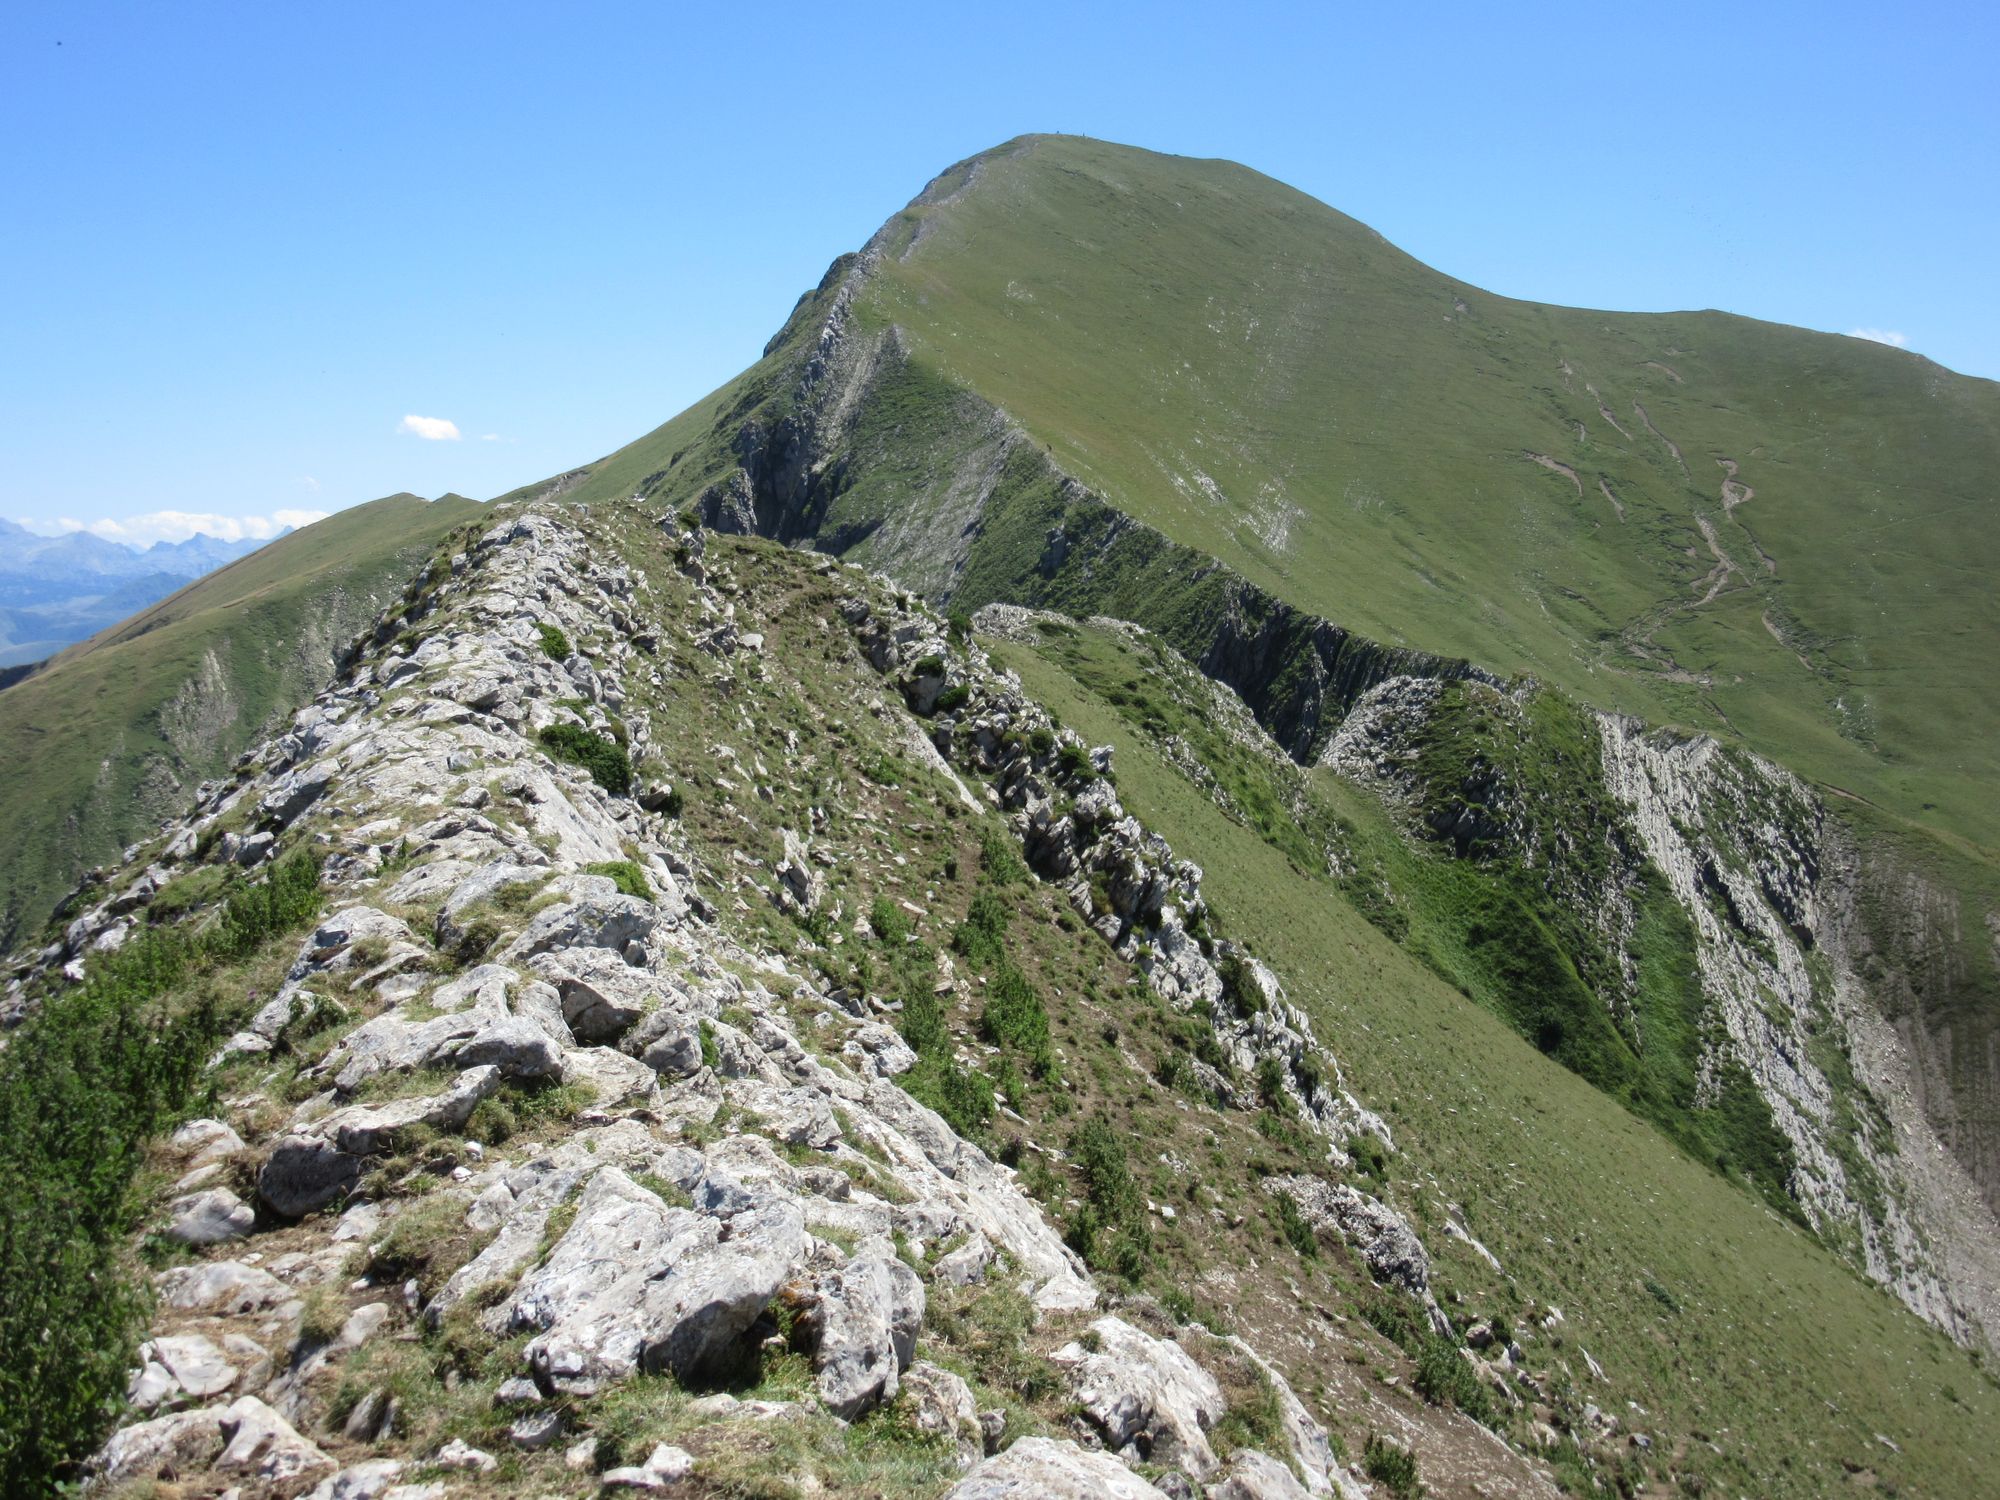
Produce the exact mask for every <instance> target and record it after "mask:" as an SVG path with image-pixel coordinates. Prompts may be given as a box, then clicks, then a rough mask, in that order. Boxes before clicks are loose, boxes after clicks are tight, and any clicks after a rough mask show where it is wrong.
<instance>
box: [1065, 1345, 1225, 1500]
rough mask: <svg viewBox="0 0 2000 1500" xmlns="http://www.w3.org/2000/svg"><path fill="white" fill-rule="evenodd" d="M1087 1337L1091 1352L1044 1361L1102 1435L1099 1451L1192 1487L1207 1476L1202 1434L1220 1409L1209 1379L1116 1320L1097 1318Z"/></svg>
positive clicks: (1210, 1461) (1209, 1463)
mask: <svg viewBox="0 0 2000 1500" xmlns="http://www.w3.org/2000/svg"><path fill="white" fill-rule="evenodd" d="M1090 1332H1091V1334H1092V1335H1094V1338H1093V1340H1092V1342H1093V1343H1094V1344H1095V1347H1094V1348H1091V1347H1086V1345H1085V1344H1082V1343H1073V1344H1065V1345H1064V1346H1063V1347H1062V1348H1060V1349H1058V1350H1056V1352H1055V1353H1053V1354H1051V1355H1050V1356H1049V1358H1050V1360H1051V1361H1053V1362H1054V1363H1055V1364H1058V1365H1061V1366H1063V1367H1064V1368H1066V1369H1067V1370H1068V1371H1069V1377H1070V1386H1071V1389H1072V1391H1073V1392H1074V1394H1075V1396H1076V1401H1077V1405H1078V1407H1079V1408H1081V1410H1082V1412H1083V1415H1084V1416H1085V1417H1086V1418H1087V1419H1089V1421H1090V1422H1091V1423H1092V1424H1093V1425H1094V1426H1095V1427H1096V1428H1097V1429H1098V1430H1099V1431H1100V1432H1101V1433H1103V1435H1104V1446H1105V1447H1107V1448H1109V1449H1110V1450H1111V1451H1112V1452H1114V1453H1117V1454H1119V1455H1121V1456H1123V1457H1128V1458H1130V1459H1132V1460H1133V1461H1135V1462H1146V1463H1155V1464H1165V1465H1168V1466H1171V1467H1173V1468H1177V1469H1180V1470H1181V1471H1183V1472H1184V1473H1186V1474H1187V1475H1188V1477H1189V1478H1191V1479H1197V1480H1199V1479H1206V1478H1208V1477H1209V1475H1211V1474H1213V1473H1214V1472H1215V1469H1216V1458H1215V1450H1214V1449H1213V1448H1212V1447H1210V1446H1209V1441H1208V1433H1209V1429H1210V1428H1212V1427H1214V1425H1215V1424H1216V1422H1218V1421H1219V1420H1220V1419H1221V1417H1222V1414H1223V1412H1224V1410H1225V1409H1226V1406H1227V1403H1226V1402H1225V1401H1224V1400H1223V1396H1222V1387H1221V1386H1220V1385H1218V1384H1217V1383H1216V1380H1215V1377H1214V1376H1213V1375H1211V1374H1209V1373H1208V1371H1206V1370H1204V1369H1203V1368H1202V1367H1201V1366H1200V1365H1198V1364H1196V1363H1195V1362H1194V1360H1193V1359H1192V1358H1191V1357H1190V1356H1189V1354H1188V1352H1187V1351H1186V1350H1185V1349H1183V1348H1181V1346H1180V1345H1179V1344H1176V1343H1172V1342H1169V1341H1168V1340H1166V1339H1156V1338H1154V1337H1153V1336H1152V1335H1151V1334H1148V1333H1144V1332H1141V1331H1140V1330H1139V1329H1137V1328H1134V1327H1133V1326H1132V1325H1131V1324H1130V1323H1127V1322H1126V1321H1125V1320H1124V1319H1122V1318H1115V1317H1105V1318H1099V1319H1098V1320H1097V1321H1096V1322H1094V1323H1092V1324H1091V1325H1090Z"/></svg>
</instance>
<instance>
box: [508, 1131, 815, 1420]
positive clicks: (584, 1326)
mask: <svg viewBox="0 0 2000 1500" xmlns="http://www.w3.org/2000/svg"><path fill="white" fill-rule="evenodd" d="M694 1197H695V1208H694V1209H692V1210H690V1209H683V1208H669V1207H668V1206H667V1205H666V1204H664V1203H663V1202H661V1200H660V1199H659V1197H658V1196H657V1195H656V1194H653V1193H650V1192H648V1191H647V1190H646V1189H644V1188H642V1187H640V1186H639V1185H638V1184H637V1183H635V1182H633V1181H632V1180H631V1178H629V1177H627V1176H626V1175H625V1173H624V1172H622V1171H620V1170H619V1169H618V1168H616V1167H606V1168H603V1169H602V1170H600V1171H599V1172H598V1173H597V1174H596V1175H595V1176H594V1177H592V1178H591V1180H590V1183H589V1185H588V1186H587V1187H586V1188H585V1189H584V1193H583V1196H582V1199H581V1200H580V1201H579V1203H578V1205H577V1213H576V1218H575V1220H574V1221H573V1222H572V1223H571V1225H570V1227H569V1229H568V1230H567V1231H566V1232H565V1233H564V1235H563V1237H562V1239H561V1240H560V1241H558V1242H557V1244H556V1247H555V1249H554V1250H552V1251H551V1252H550V1253H549V1256H548V1259H547V1260H546V1261H544V1262H543V1263H542V1265H540V1266H539V1267H537V1268H536V1269H535V1270H534V1271H532V1272H530V1273H529V1274H528V1275H527V1276H526V1277H524V1278H523V1279H522V1281H521V1284H520V1286H519V1287H517V1288H516V1289H515V1293H514V1296H513V1297H512V1299H510V1301H509V1302H508V1304H507V1311H506V1317H507V1320H508V1325H509V1326H511V1327H513V1328H516V1329H536V1330H540V1332H539V1333H538V1334H537V1336H536V1337H535V1338H534V1339H533V1340H532V1341H531V1342H530V1343H529V1345H528V1348H527V1357H528V1360H529V1363H530V1366H531V1367H532V1368H533V1369H534V1371H535V1373H536V1376H537V1378H538V1380H539V1381H540V1382H542V1383H543V1384H545V1385H547V1386H549V1387H552V1388H554V1389H556V1390H560V1391H568V1392H574V1393H583V1392H588V1391H591V1390H595V1389H597V1388H598V1387H599V1386H600V1385H601V1384H603V1383H604V1382H605V1381H607V1380H615V1379H620V1378H622V1377H624V1376H627V1375H630V1374H632V1373H633V1372H634V1371H635V1370H638V1369H646V1370H650V1371H660V1370H670V1371H672V1372H673V1373H674V1374H676V1375H678V1376H682V1377H689V1376H694V1375H698V1374H699V1373H701V1372H703V1371H705V1370H708V1369H712V1368H714V1367H715V1366H717V1365H718V1364H721V1363H724V1362H726V1361H727V1360H728V1359H729V1358H730V1357H732V1356H733V1355H734V1354H735V1353H736V1351H737V1344H738V1341H739V1340H740V1339H741V1337H742V1336H743V1334H744V1333H746V1332H747V1331H748V1330H749V1327H750V1325H751V1324H752V1323H753V1322H754V1321H755V1320H756V1319H757V1317H758V1316H759V1315H760V1314H761V1313H762V1312H763V1311H764V1309H765V1307H766V1306H768V1305H769V1303H770V1301H771V1298H772V1297H773V1296H775V1295H776V1293H777V1290H778V1288H779V1286H780V1285H781V1284H782V1283H783V1282H784V1280H785V1279H786V1277H787V1276H788V1275H789V1274H790V1271H791V1268H792V1266H793V1265H794V1264H795V1263H796V1262H797V1261H798V1260H799V1259H800V1258H801V1257H802V1256H803V1254H804V1252H805V1249H806V1235H805V1224H804V1220H803V1217H802V1215H801V1214H800V1212H799V1209H798V1207H797V1205H796V1204H794V1203H792V1202H790V1201H789V1200H787V1199H784V1198H781V1197H779V1196H778V1195H776V1194H774V1193H769V1192H761V1193H753V1192H752V1191H750V1190H749V1189H746V1188H744V1187H743V1186H741V1185H740V1184H737V1183H735V1182H734V1181H733V1180H730V1179H721V1178H717V1177H716V1176H714V1175H713V1174H711V1175H710V1176H709V1177H706V1178H704V1179H703V1180H702V1181H701V1182H700V1183H698V1184H697V1186H696V1189H695V1193H694Z"/></svg>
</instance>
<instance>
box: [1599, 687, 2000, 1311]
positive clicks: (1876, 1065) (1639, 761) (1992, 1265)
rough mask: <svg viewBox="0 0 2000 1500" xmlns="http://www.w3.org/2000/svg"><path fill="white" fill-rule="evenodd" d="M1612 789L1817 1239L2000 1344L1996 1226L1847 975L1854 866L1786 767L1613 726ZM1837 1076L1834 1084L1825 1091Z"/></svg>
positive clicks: (1851, 957)
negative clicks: (1772, 1130) (1692, 951)
mask: <svg viewBox="0 0 2000 1500" xmlns="http://www.w3.org/2000/svg"><path fill="white" fill-rule="evenodd" d="M1601 722H1602V725H1603V734H1604V756H1605V777H1606V782H1607V784H1608V785H1609V786H1610V788H1611V790H1612V791H1613V793H1614V794H1615V795H1616V796H1617V797H1618V798H1619V800H1620V801H1621V802H1622V803H1624V804H1625V805H1626V806H1627V807H1629V808H1630V809H1631V812H1632V816H1633V820H1634V823H1635V825H1636V827H1637V829H1638V832H1639V836H1640V839H1641V840H1642V842H1643V844H1644V847H1645V849H1646V852H1647V855H1648V856H1649V857H1650V859H1651V860H1652V862H1653V864H1654V865H1655V866H1656V867H1657V868H1658V869H1660V870H1661V871H1662V872H1663V873H1664V874H1665V876H1666V878H1667V880H1668V882H1669V884H1670V885H1671V887H1672V888H1673V891H1674V894H1675V897H1676V898H1677V899H1678V900H1679V902H1680V903H1681V905H1682V907H1683V908H1684V909H1685V910H1687V912H1688V913H1689V915H1690V916H1691V917H1692V918H1693V920H1694V922H1695V925H1696V931H1697V935H1698V945H1697V954H1698V957H1699V961H1700V964H1701V974H1702V985H1703V989H1704V991H1705V992H1706V993H1707V994H1708V995H1709V996H1710V997H1711V999H1712V1000H1713V1001H1714V1003H1715V1006H1716V1013H1717V1015H1718V1016H1719V1018H1720V1021H1721V1023H1722V1033H1721V1034H1719V1035H1717V1036H1716V1037H1715V1038H1714V1040H1713V1042H1712V1044H1711V1046H1710V1048H1709V1057H1710V1059H1712V1060H1711V1061H1709V1062H1708V1063H1707V1065H1706V1066H1705V1068H1704V1085H1705V1086H1707V1087H1710V1088H1712V1087H1713V1086H1714V1085H1713V1082H1712V1080H1713V1079H1714V1077H1715V1074H1716V1068H1717V1066H1718V1065H1719V1064H1720V1063H1721V1062H1722V1061H1723V1060H1725V1059H1734V1060H1735V1061H1737V1062H1739V1063H1740V1064H1741V1065H1742V1066H1744V1067H1745V1068H1747V1069H1748V1070H1749V1071H1750V1072H1751V1074H1752V1075H1753V1076H1754V1077H1755V1079H1756V1081H1757V1085H1758V1090H1759V1092H1760V1093H1761V1094H1762V1095H1763V1097H1764V1098H1765V1099H1766V1100H1768V1101H1769V1102H1770V1104H1771V1107H1772V1111H1773V1115H1774V1118H1775V1119H1776V1121H1777V1123H1778V1125H1779V1127H1780V1128H1781V1129H1782V1130H1783V1131H1784V1133H1785V1136H1786V1138H1787V1139H1788V1140H1789V1141H1790V1142H1791V1144H1792V1148H1793V1151H1794V1152H1795V1154H1796V1161H1797V1169H1796V1171H1795V1173H1794V1176H1793V1179H1792V1189H1793V1193H1794V1196H1795V1197H1796V1198H1797V1199H1798V1200H1799V1201H1800V1203H1801V1204H1802V1205H1803V1206H1804V1207H1805V1208H1806V1210H1807V1212H1808V1214H1809V1216H1810V1217H1811V1218H1812V1220H1813V1222H1814V1224H1815V1226H1816V1227H1818V1228H1820V1229H1821V1231H1822V1233H1828V1234H1829V1235H1830V1237H1833V1238H1836V1239H1838V1237H1839V1236H1840V1235H1841V1233H1842V1232H1843V1231H1845V1230H1851V1231H1852V1233H1854V1234H1855V1235H1856V1236H1857V1237H1858V1250H1859V1259H1860V1261H1861V1263H1862V1265H1863V1266H1864V1267H1865V1269H1866V1270H1867V1272H1868V1274H1869V1275H1870V1276H1871V1277H1873V1278H1874V1279H1875V1280H1877V1281H1880V1282H1883V1283H1885V1284H1887V1285H1889V1286H1891V1287H1892V1288H1893V1289H1894V1290H1895V1292H1896V1295H1897V1296H1898V1297H1900V1298H1901V1299H1902V1300H1903V1301H1904V1302H1905V1303H1906V1304H1907V1305H1909V1306H1910V1307H1911V1308H1912V1309H1913V1310H1915V1311H1916V1312H1918V1313H1919V1314H1920V1315H1922V1316H1923V1317H1925V1318H1927V1319H1929V1320H1930V1321H1931V1322H1933V1323H1936V1324H1937V1325H1938V1326H1939V1327H1941V1328H1943V1329H1945V1330H1946V1331H1947V1332H1949V1333H1950V1334H1951V1335H1952V1336H1953V1337H1954V1338H1955V1339H1957V1340H1959V1341H1960V1342H1973V1341H1979V1342H1984V1343H1987V1344H1988V1345H1991V1344H1992V1342H1993V1341H1994V1340H1995V1338H1996V1337H2000V1279H1996V1276H1995V1272H1996V1271H2000V1256H1996V1253H1995V1251H1994V1249H1993V1246H1994V1244H1995V1237H1996V1226H1995V1222H1994V1219H1993V1216H1992V1214H1991V1212H1990V1210H1989V1209H1987V1208H1986V1206H1985V1205H1984V1204H1983V1203H1981V1202H1979V1200H1978V1198H1977V1195H1976V1193H1974V1192H1972V1191H1970V1188H1971V1183H1970V1179H1969V1176H1968V1174H1967V1173H1966V1172H1965V1171H1964V1169H1963V1168H1962V1167H1960V1166H1958V1164H1957V1162H1956V1160H1955V1159H1953V1158H1952V1157H1951V1156H1950V1154H1949V1153H1948V1152H1947V1151H1945V1150H1944V1147H1943V1143H1942V1142H1940V1140H1939V1139H1938V1135H1937V1133H1936V1132H1935V1130H1934V1129H1933V1128H1932V1127H1931V1125H1930V1123H1929V1121H1928V1120H1927V1119H1926V1118H1925V1115H1924V1111H1923V1109H1922V1097H1923V1095H1922V1088H1923V1085H1922V1081H1921V1080H1922V1079H1923V1077H1924V1070H1923V1069H1922V1067H1921V1066H1913V1062H1915V1060H1914V1059H1912V1058H1911V1057H1910V1056H1909V1054H1908V1052H1907V1051H1906V1050H1904V1047H1903V1046H1900V1045H1892V1044H1891V1043H1890V1041H1889V1038H1888V1037H1887V1036H1886V1035H1885V1032H1886V1026H1885V1021H1884V1017H1883V1013H1882V1010H1881V1008H1880V1007H1881V1000H1880V999H1878V998H1876V997H1873V996H1871V995H1870V994H1869V993H1868V986H1867V984H1866V983H1865V981H1864V980H1863V979H1862V977H1861V974H1860V972H1859V970H1858V969H1857V967H1856V954H1855V952H1854V944H1855V928H1856V924H1855V920H1854V915H1853V912H1854V901H1853V897H1852V871H1853V859H1854V856H1853V852H1852V847H1851V844H1849V843H1848V841H1847V840H1846V839H1845V838H1844V837H1843V836H1842V835H1841V834H1840V832H1839V830H1838V828H1837V825H1834V824H1833V823H1832V822H1831V820H1830V819H1829V818H1828V817H1827V814H1826V809H1825V807H1824V805H1823V804H1822V803H1821V801H1820V800H1819V798H1818V797H1817V796H1816V795H1815V794H1814V793H1813V792H1812V791H1811V790H1810V789H1809V788H1808V787H1806V786H1805V784H1804V783H1803V782H1801V781H1800V780H1799V779H1798V778H1797V777H1795V776H1793V775H1791V773H1789V772H1787V771H1786V770H1784V769H1783V768H1782V767H1780V766H1777V765H1774V764H1773V763H1771V762H1769V761H1766V760H1763V759H1761V758H1759V757H1756V756H1752V755H1749V754H1746V753H1744V752H1741V751H1732V750H1727V749H1725V748H1724V747H1723V746H1721V745H1719V744H1717V743H1716V742H1715V741H1713V740H1709V739H1706V738H1698V739H1687V738H1685V737H1681V736H1676V735H1670V734H1664V733H1652V734H1648V733H1645V732H1644V731H1643V729H1642V728H1641V726H1640V725H1638V724H1637V723H1636V722H1635V721H1633V720H1630V719H1624V718H1618V717H1615V716H1606V717H1605V718H1604V719H1603V720H1602V721H1601ZM1830 1074H1831V1076H1830Z"/></svg>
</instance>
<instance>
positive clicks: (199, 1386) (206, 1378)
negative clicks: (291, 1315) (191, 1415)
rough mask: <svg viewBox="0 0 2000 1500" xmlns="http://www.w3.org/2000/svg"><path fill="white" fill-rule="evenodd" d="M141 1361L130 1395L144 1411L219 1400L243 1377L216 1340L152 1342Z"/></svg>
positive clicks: (189, 1337) (188, 1337)
mask: <svg viewBox="0 0 2000 1500" xmlns="http://www.w3.org/2000/svg"><path fill="white" fill-rule="evenodd" d="M253 1347H254V1346H253ZM139 1360H140V1370H139V1374H138V1375H137V1376H136V1377H134V1379H133V1382H132V1389H131V1391H130V1393H129V1394H130V1399H131V1402H132V1404H133V1405H134V1406H136V1407H139V1408H141V1409H142V1410H152V1409H154V1408H156V1407H160V1406H165V1405H179V1404H181V1403H182V1402H184V1401H205V1400H207V1399H208V1398H209V1397H210V1396H219V1395H221V1394H222V1393H223V1392H224V1391H226V1390H228V1389H229V1388H230V1387H231V1386H232V1385H234V1384H236V1378H237V1375H238V1374H239V1373H240V1372H239V1371H238V1370H237V1368H236V1366H235V1365H233V1364H231V1363H230V1362H229V1357H228V1356H227V1355H226V1354H224V1353H223V1351H222V1349H221V1348H220V1347H219V1346H218V1345H217V1344H216V1343H215V1341H214V1340H213V1339H209V1338H205V1337H203V1336H202V1335H200V1334H179V1335H175V1336H172V1337H163V1338H156V1339H152V1340H149V1341H148V1342H146V1343H144V1344H141V1345H140V1346H139Z"/></svg>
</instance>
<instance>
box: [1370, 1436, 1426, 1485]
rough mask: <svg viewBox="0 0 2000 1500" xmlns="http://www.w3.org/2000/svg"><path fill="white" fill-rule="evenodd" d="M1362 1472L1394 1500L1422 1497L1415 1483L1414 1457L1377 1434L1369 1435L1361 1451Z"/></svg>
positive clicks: (1415, 1466) (1415, 1457)
mask: <svg viewBox="0 0 2000 1500" xmlns="http://www.w3.org/2000/svg"><path fill="white" fill-rule="evenodd" d="M1361 1469H1362V1472H1363V1473H1365V1474H1366V1475H1367V1476H1368V1477H1369V1478H1370V1479H1372V1480H1374V1481H1375V1482H1376V1483H1377V1484H1379V1485H1381V1486H1382V1488H1383V1489H1385V1490H1387V1491H1388V1492H1389V1493H1390V1494H1391V1495H1393V1496H1394V1497H1395V1500H1416V1497H1417V1496H1418V1495H1421V1494H1422V1493H1423V1485H1422V1484H1421V1483H1419V1482H1418V1479H1417V1456H1416V1455H1415V1454H1414V1453H1412V1452H1410V1450H1409V1449H1407V1448H1404V1447H1401V1446H1399V1445H1397V1444H1395V1443H1392V1442H1390V1441H1388V1440H1387V1439H1386V1438H1384V1437H1383V1436H1382V1434H1381V1433H1379V1432H1371V1433H1369V1434H1368V1442H1367V1444H1366V1445H1365V1446H1364V1447H1363V1448H1362V1450H1361Z"/></svg>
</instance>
